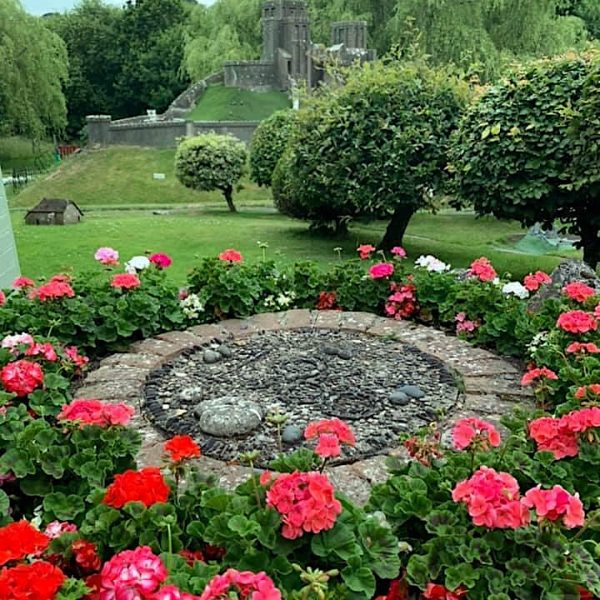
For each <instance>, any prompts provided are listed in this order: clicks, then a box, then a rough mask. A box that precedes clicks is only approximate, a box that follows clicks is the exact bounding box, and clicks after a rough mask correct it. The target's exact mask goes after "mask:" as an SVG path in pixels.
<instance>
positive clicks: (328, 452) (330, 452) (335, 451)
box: [315, 433, 342, 458]
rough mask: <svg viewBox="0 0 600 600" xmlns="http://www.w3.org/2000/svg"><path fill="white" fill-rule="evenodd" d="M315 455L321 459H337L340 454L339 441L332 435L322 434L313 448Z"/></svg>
mask: <svg viewBox="0 0 600 600" xmlns="http://www.w3.org/2000/svg"><path fill="white" fill-rule="evenodd" d="M315 453H316V454H318V455H319V456H320V457H321V458H337V457H338V456H340V455H341V454H342V448H341V446H340V440H339V438H338V437H337V435H334V434H333V433H323V434H322V435H320V436H319V441H318V442H317V446H316V448H315Z"/></svg>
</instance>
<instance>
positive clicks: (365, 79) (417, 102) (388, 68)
mask: <svg viewBox="0 0 600 600" xmlns="http://www.w3.org/2000/svg"><path fill="white" fill-rule="evenodd" d="M344 78H345V81H344V85H343V86H342V85H336V84H334V85H331V86H328V87H327V88H325V89H324V90H323V92H322V93H321V94H318V95H315V96H312V97H311V98H310V99H309V100H308V101H307V102H306V104H305V105H304V107H303V109H301V110H300V111H299V113H298V124H297V126H296V127H295V128H294V133H293V134H292V138H291V140H290V147H291V148H292V149H293V153H292V155H291V158H290V160H289V172H288V177H289V184H288V186H287V187H288V192H289V193H288V196H287V199H288V200H292V201H293V202H294V203H297V204H298V205H299V207H297V210H295V212H297V213H300V214H305V215H308V217H307V218H309V219H310V220H312V221H313V224H315V223H319V222H321V223H332V224H334V226H335V227H336V228H337V229H338V230H343V229H344V228H345V226H346V223H347V222H348V221H349V220H351V219H352V218H355V217H362V218H386V217H390V216H391V221H390V223H389V226H388V228H387V231H386V234H385V237H384V238H383V241H382V243H381V246H382V247H383V248H384V249H389V248H391V247H393V246H397V245H400V244H401V243H402V238H403V235H404V232H405V230H406V227H407V225H408V222H409V220H410V218H411V217H412V215H413V214H414V213H415V211H416V210H417V209H419V208H423V207H426V206H427V205H429V204H430V201H431V197H432V195H433V194H434V193H435V192H437V191H439V190H440V189H441V188H442V186H443V183H444V180H445V179H446V178H447V174H446V172H445V170H444V167H445V166H446V163H447V151H448V148H449V143H450V142H449V138H450V133H451V132H452V130H453V129H454V128H455V127H456V125H457V123H458V120H459V117H460V115H461V112H462V109H463V107H464V105H465V104H466V102H467V100H468V88H467V85H466V84H464V83H461V82H460V81H459V80H458V79H456V78H455V77H452V76H451V75H449V73H448V72H447V71H445V70H438V69H432V68H430V67H428V66H427V65H425V64H424V63H399V62H388V63H382V62H375V63H367V64H365V65H362V66H359V67H353V68H352V69H350V70H348V71H346V72H345V73H344Z"/></svg>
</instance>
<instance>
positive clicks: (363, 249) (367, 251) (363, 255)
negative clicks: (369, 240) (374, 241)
mask: <svg viewBox="0 0 600 600" xmlns="http://www.w3.org/2000/svg"><path fill="white" fill-rule="evenodd" d="M375 250H377V248H375V246H371V244H362V245H360V246H359V247H358V248H357V249H356V251H357V252H358V256H359V257H360V260H367V259H368V258H370V257H371V254H373V252H375Z"/></svg>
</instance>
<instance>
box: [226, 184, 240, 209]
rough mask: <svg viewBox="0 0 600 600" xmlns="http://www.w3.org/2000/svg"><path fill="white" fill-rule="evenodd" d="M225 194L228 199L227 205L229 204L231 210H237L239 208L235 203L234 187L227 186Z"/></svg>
mask: <svg viewBox="0 0 600 600" xmlns="http://www.w3.org/2000/svg"><path fill="white" fill-rule="evenodd" d="M223 196H225V200H227V206H229V210H230V211H231V212H237V208H236V207H235V204H234V203H233V188H232V187H231V186H229V187H226V188H225V189H224V190H223Z"/></svg>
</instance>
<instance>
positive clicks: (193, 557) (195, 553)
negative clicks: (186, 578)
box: [179, 550, 205, 567]
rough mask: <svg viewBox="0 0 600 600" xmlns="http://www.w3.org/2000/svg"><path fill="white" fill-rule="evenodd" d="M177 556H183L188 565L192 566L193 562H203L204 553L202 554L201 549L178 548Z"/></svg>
mask: <svg viewBox="0 0 600 600" xmlns="http://www.w3.org/2000/svg"><path fill="white" fill-rule="evenodd" d="M179 556H181V557H183V558H185V562H187V564H188V565H189V566H190V567H193V566H194V563H195V562H205V561H204V554H202V551H201V550H180V551H179Z"/></svg>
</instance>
